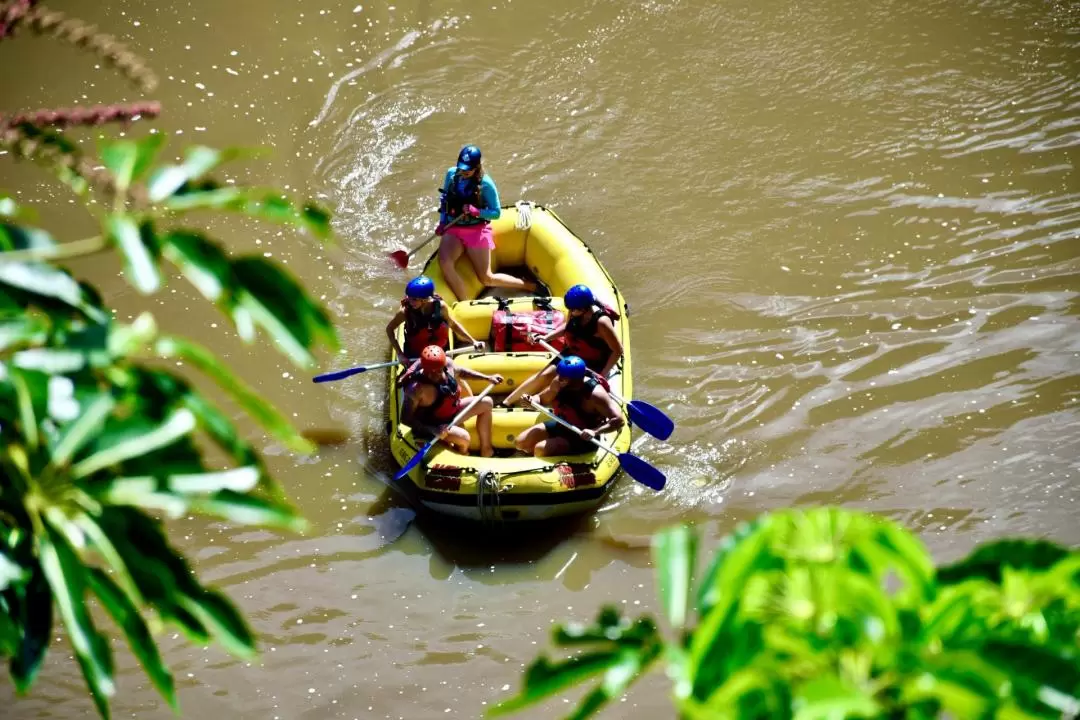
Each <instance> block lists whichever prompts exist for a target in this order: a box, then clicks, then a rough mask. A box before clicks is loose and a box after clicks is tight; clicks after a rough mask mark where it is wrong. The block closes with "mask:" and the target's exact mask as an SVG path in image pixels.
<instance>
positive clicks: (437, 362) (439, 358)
mask: <svg viewBox="0 0 1080 720" xmlns="http://www.w3.org/2000/svg"><path fill="white" fill-rule="evenodd" d="M420 367H422V368H423V369H424V370H442V369H443V368H444V367H446V353H444V352H443V349H442V348H441V347H439V346H438V345H428V346H427V347H426V348H424V350H423V352H421V353H420Z"/></svg>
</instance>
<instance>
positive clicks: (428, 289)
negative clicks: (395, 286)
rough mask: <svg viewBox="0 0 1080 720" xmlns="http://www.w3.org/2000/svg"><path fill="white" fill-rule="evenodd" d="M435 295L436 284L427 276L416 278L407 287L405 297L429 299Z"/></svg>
mask: <svg viewBox="0 0 1080 720" xmlns="http://www.w3.org/2000/svg"><path fill="white" fill-rule="evenodd" d="M434 294H435V282H434V281H433V280H432V279H431V278H429V277H428V276H427V275H420V276H419V277H414V278H413V279H412V280H410V281H409V284H408V285H406V286H405V297H410V298H429V297H431V296H432V295H434Z"/></svg>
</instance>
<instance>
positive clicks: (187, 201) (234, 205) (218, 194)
mask: <svg viewBox="0 0 1080 720" xmlns="http://www.w3.org/2000/svg"><path fill="white" fill-rule="evenodd" d="M247 193H248V190H246V189H245V188H240V187H236V186H235V185H226V186H221V185H218V184H217V183H216V182H214V181H208V182H206V183H203V184H202V185H200V186H198V187H187V188H186V189H184V190H182V191H181V192H178V193H176V194H175V195H173V196H172V197H170V198H168V199H166V200H165V201H164V203H162V204H163V205H164V206H165V207H167V208H168V209H169V210H173V211H175V212H184V211H187V210H243V209H244V208H245V207H246V206H247V204H248V200H247Z"/></svg>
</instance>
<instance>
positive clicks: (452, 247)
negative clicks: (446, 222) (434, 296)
mask: <svg viewBox="0 0 1080 720" xmlns="http://www.w3.org/2000/svg"><path fill="white" fill-rule="evenodd" d="M464 251H465V247H464V246H463V245H462V244H461V240H459V239H458V238H457V237H455V236H454V235H451V234H450V233H446V234H444V235H443V236H442V242H440V243H439V269H440V270H442V276H443V278H445V279H446V284H447V285H449V286H450V290H451V291H453V293H454V295H455V296H456V297H457V299H458V300H466V299H467V298H466V296H465V293H466V292H467V291H466V290H465V283H464V281H462V279H461V276H460V275H458V271H457V269H456V268H455V267H454V263H456V262H457V261H458V258H459V257H461V254H462V253H463V252H464Z"/></svg>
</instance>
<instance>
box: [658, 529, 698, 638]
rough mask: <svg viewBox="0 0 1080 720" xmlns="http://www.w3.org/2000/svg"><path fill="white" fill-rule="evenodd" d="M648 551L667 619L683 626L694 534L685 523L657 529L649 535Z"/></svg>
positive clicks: (693, 557) (694, 557)
mask: <svg viewBox="0 0 1080 720" xmlns="http://www.w3.org/2000/svg"><path fill="white" fill-rule="evenodd" d="M652 550H653V560H654V562H655V563H656V576H657V584H658V585H659V586H660V599H661V601H662V602H663V605H664V611H665V612H666V613H667V618H668V622H670V623H671V626H672V627H674V628H676V629H682V628H683V627H685V625H686V620H687V612H688V611H689V606H690V593H691V590H692V586H693V581H694V565H695V562H696V560H697V533H696V532H695V531H694V530H693V529H692V528H690V527H687V526H685V525H683V526H680V527H675V528H670V529H668V530H664V531H661V532H659V533H657V534H656V535H654V536H653V541H652Z"/></svg>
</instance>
